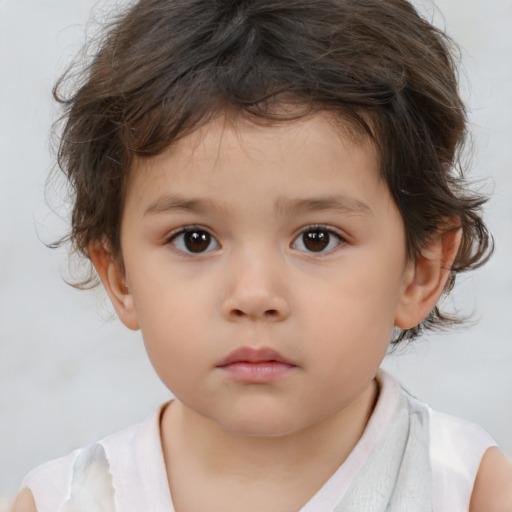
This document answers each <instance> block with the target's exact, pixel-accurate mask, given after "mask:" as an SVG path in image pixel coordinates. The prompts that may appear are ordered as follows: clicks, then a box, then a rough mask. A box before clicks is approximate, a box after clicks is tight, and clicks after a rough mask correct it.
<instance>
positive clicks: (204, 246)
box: [171, 229, 219, 254]
mask: <svg viewBox="0 0 512 512" xmlns="http://www.w3.org/2000/svg"><path fill="white" fill-rule="evenodd" d="M171 243H172V244H173V245H174V246H175V247H176V249H178V250H180V251H181V252H184V253H187V254H199V253H203V252H208V251H212V250H214V249H218V248H219V243H218V242H217V240H215V238H214V237H213V236H212V235H211V234H210V233H208V231H204V230H202V229H187V230H184V231H181V232H180V233H178V234H177V235H175V236H173V237H172V238H171Z"/></svg>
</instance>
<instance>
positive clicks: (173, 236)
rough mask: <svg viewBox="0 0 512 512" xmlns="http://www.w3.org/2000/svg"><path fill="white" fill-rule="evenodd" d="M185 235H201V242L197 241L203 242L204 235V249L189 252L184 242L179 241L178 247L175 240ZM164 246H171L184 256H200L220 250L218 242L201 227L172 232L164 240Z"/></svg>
mask: <svg viewBox="0 0 512 512" xmlns="http://www.w3.org/2000/svg"><path fill="white" fill-rule="evenodd" d="M187 233H191V234H199V233H201V234H202V235H203V237H202V240H201V239H199V240H198V241H199V242H201V241H204V240H205V238H204V235H206V236H207V246H206V249H205V250H202V251H193V250H190V248H189V247H186V241H185V240H181V243H180V245H181V246H182V247H179V246H178V244H177V240H178V239H179V237H180V236H183V235H186V234H187ZM212 242H214V243H215V247H213V249H212V248H210V246H211V244H212ZM166 244H170V245H173V246H174V247H175V249H176V251H177V252H178V253H180V254H185V255H200V254H205V253H207V252H210V251H212V250H215V249H219V248H220V244H219V242H218V240H217V239H216V238H215V237H214V236H213V235H212V234H211V233H210V231H209V230H208V229H206V228H204V227H203V226H185V227H182V228H180V229H178V230H176V231H173V232H172V233H171V234H170V235H169V236H168V237H167V238H166Z"/></svg>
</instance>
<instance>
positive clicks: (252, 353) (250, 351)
mask: <svg viewBox="0 0 512 512" xmlns="http://www.w3.org/2000/svg"><path fill="white" fill-rule="evenodd" d="M270 361H274V362H277V363H284V364H289V365H291V366H296V364H295V363H294V362H293V361H291V360H290V359H287V358H286V357H284V356H283V355H281V354H280V353H279V352H277V351H276V350H274V349H272V348H269V347H262V348H252V347H241V348H237V349H236V350H234V351H233V352H231V353H230V354H229V355H228V356H227V357H226V358H225V359H223V360H222V361H221V362H220V363H219V364H218V365H217V366H227V365H228V364H233V363H242V362H244V363H265V362H270Z"/></svg>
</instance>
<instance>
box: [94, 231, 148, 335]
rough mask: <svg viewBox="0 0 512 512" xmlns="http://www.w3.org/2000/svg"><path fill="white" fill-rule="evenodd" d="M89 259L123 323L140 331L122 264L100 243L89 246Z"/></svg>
mask: <svg viewBox="0 0 512 512" xmlns="http://www.w3.org/2000/svg"><path fill="white" fill-rule="evenodd" d="M89 258H90V259H91V262H92V264H93V265H94V267H95V268H96V271H97V272H98V275H99V277H100V279H101V282H102V283H103V286H104V288H105V290H106V292H107V294H108V296H109V297H110V300H111V302H112V305H113V306H114V309H115V310H116V313H117V316H118V317H119V319H120V320H121V322H123V323H124V325H126V327H128V328H129V329H132V330H137V329H139V321H138V318H137V312H136V309H135V304H134V301H133V296H132V294H131V293H130V290H129V288H128V285H127V283H126V276H125V272H124V270H123V269H122V268H121V266H120V264H119V263H118V262H117V261H116V260H115V259H114V258H113V257H112V255H111V254H110V252H109V251H108V250H107V249H106V248H105V246H104V244H103V243H101V242H99V241H96V242H92V243H91V244H90V245H89Z"/></svg>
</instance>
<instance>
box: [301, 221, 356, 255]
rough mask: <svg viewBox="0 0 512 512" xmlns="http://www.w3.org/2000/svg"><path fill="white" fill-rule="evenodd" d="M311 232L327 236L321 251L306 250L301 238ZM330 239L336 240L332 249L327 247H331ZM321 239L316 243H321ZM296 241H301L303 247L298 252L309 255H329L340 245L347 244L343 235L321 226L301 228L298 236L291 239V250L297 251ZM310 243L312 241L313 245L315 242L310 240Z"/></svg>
mask: <svg viewBox="0 0 512 512" xmlns="http://www.w3.org/2000/svg"><path fill="white" fill-rule="evenodd" d="M313 232H317V233H318V232H320V233H323V234H327V235H328V238H327V239H326V240H324V242H326V245H325V247H324V248H321V250H318V251H314V250H308V249H307V247H306V246H305V243H304V238H303V237H304V235H306V234H307V233H313ZM332 237H334V238H335V239H337V242H336V245H335V246H334V247H329V246H330V245H332V240H331V238H332ZM321 238H322V237H321ZM321 238H320V239H318V240H316V241H322V240H321ZM298 241H302V245H303V246H304V247H305V249H299V250H301V251H304V252H307V253H310V254H329V253H332V252H334V251H336V250H337V249H338V248H339V246H340V245H343V244H345V243H347V241H346V239H345V238H344V237H343V235H342V234H341V233H340V232H339V231H337V230H335V229H333V228H332V227H328V226H323V225H321V224H314V225H310V226H306V227H305V228H303V229H302V230H301V231H300V232H299V233H298V235H297V236H296V237H295V238H294V239H293V242H292V244H291V247H292V248H293V249H297V247H296V244H297V242H298ZM310 241H313V243H314V242H315V241H314V240H310ZM326 248H327V250H326Z"/></svg>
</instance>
